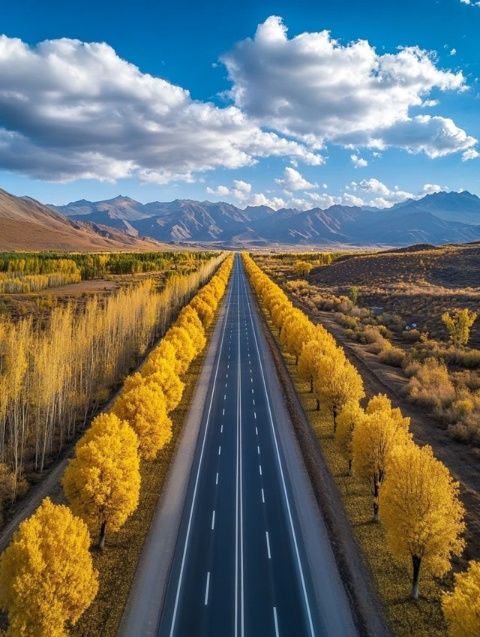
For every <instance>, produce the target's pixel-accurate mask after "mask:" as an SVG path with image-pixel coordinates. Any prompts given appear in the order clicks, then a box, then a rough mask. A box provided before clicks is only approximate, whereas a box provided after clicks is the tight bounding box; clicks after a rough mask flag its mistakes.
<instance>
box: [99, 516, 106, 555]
mask: <svg viewBox="0 0 480 637" xmlns="http://www.w3.org/2000/svg"><path fill="white" fill-rule="evenodd" d="M106 534H107V523H106V522H105V520H104V521H103V522H102V525H101V526H100V537H99V538H98V548H99V549H100V550H101V551H103V549H104V548H105V536H106Z"/></svg>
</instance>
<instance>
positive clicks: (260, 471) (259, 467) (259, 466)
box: [258, 464, 263, 476]
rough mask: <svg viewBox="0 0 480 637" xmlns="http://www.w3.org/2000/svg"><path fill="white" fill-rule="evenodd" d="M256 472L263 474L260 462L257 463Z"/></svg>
mask: <svg viewBox="0 0 480 637" xmlns="http://www.w3.org/2000/svg"><path fill="white" fill-rule="evenodd" d="M258 472H259V473H260V475H261V476H263V473H262V465H261V464H259V465H258Z"/></svg>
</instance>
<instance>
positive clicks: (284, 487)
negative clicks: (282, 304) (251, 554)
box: [243, 280, 315, 637]
mask: <svg viewBox="0 0 480 637" xmlns="http://www.w3.org/2000/svg"><path fill="white" fill-rule="evenodd" d="M243 285H244V288H245V292H247V288H246V283H245V280H244V281H243ZM246 296H247V305H248V309H249V314H250V322H251V324H252V331H253V338H254V341H255V349H256V351H257V359H258V362H259V365H260V373H261V376H262V384H263V389H264V392H265V397H266V400H267V410H268V419H269V421H270V428H271V431H272V435H273V442H274V446H275V452H276V458H277V464H278V467H279V470H280V477H281V482H282V490H283V495H284V499H285V503H286V506H287V514H288V521H289V525H290V531H291V534H292V538H293V544H294V549H295V558H296V561H297V566H298V571H299V574H300V580H301V585H302V593H303V598H304V602H305V607H306V610H307V615H308V625H309V630H310V635H311V636H312V637H314V635H315V630H314V627H313V619H312V611H311V608H310V600H309V599H308V593H307V586H306V583H305V575H304V572H303V565H302V561H301V559H300V550H299V548H298V540H297V534H296V530H295V525H294V523H293V516H292V511H291V507H290V501H289V498H288V492H287V485H286V481H285V475H284V471H283V466H282V462H281V459H280V449H279V446H278V440H277V433H276V431H275V426H274V424H273V414H272V407H271V404H270V396H269V395H268V391H267V383H266V380H265V370H264V369H263V363H262V359H261V356H260V348H259V345H258V339H257V330H256V326H255V324H254V322H253V312H252V307H251V305H250V299H249V298H248V293H247V294H246Z"/></svg>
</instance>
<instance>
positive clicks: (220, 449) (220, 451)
mask: <svg viewBox="0 0 480 637" xmlns="http://www.w3.org/2000/svg"><path fill="white" fill-rule="evenodd" d="M221 453H222V445H220V446H219V447H218V455H220V454H221Z"/></svg>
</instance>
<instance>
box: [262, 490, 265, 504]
mask: <svg viewBox="0 0 480 637" xmlns="http://www.w3.org/2000/svg"><path fill="white" fill-rule="evenodd" d="M262 502H263V504H265V493H264V491H263V487H262Z"/></svg>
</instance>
